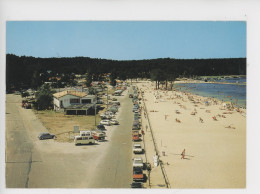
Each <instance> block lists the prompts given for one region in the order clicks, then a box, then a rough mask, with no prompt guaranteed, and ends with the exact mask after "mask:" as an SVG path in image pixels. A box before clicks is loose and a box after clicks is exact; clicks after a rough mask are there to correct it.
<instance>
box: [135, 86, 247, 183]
mask: <svg viewBox="0 0 260 194" xmlns="http://www.w3.org/2000/svg"><path fill="white" fill-rule="evenodd" d="M136 85H137V86H138V89H139V90H140V89H141V91H143V92H144V93H143V96H144V99H143V100H144V101H145V104H146V107H147V113H148V116H149V119H150V121H151V125H152V128H153V134H154V137H155V141H156V142H157V143H156V144H157V147H158V150H159V156H160V160H161V161H162V162H163V164H164V167H165V171H166V173H167V176H168V179H169V182H170V185H173V188H245V185H246V109H236V108H234V109H232V108H229V109H228V108H227V107H223V106H222V105H223V102H222V101H219V100H217V99H212V98H207V97H202V96H198V95H194V94H190V93H187V92H186V93H184V92H180V91H163V90H153V88H154V84H153V83H152V82H138V83H137V84H136ZM205 100H208V101H210V103H208V104H205V103H204V101H205ZM176 110H178V111H179V112H180V113H176V112H175V111H176ZM193 112H196V113H195V114H194V115H193V114H192V113H193ZM214 117H215V118H216V120H214V119H213V118H214ZM200 118H201V119H202V120H203V121H202V122H200ZM177 119H178V120H179V121H180V122H176V121H177ZM146 149H147V152H151V151H152V150H153V149H154V147H153V146H151V145H150V146H147V148H146ZM183 149H186V154H187V155H186V158H185V160H181V157H180V153H181V152H182V150H183ZM163 152H164V153H165V155H163ZM148 162H150V163H153V161H152V158H151V157H149V158H148ZM156 168H158V167H155V169H156ZM157 171H158V170H157ZM152 172H153V170H152ZM157 173H158V172H157ZM151 176H152V177H154V179H155V180H156V178H155V177H156V174H154V175H153V174H151Z"/></svg>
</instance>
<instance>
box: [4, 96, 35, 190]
mask: <svg viewBox="0 0 260 194" xmlns="http://www.w3.org/2000/svg"><path fill="white" fill-rule="evenodd" d="M18 100H19V98H17V96H13V95H9V97H8V98H7V101H6V129H7V130H6V140H7V141H6V186H7V187H12V188H26V187H28V181H29V176H28V174H29V173H30V169H31V163H32V149H33V144H32V140H31V139H30V136H29V134H28V131H27V130H26V127H25V126H24V122H23V118H22V117H21V115H20V112H19V110H18V104H19V102H18Z"/></svg>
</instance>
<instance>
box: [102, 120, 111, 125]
mask: <svg viewBox="0 0 260 194" xmlns="http://www.w3.org/2000/svg"><path fill="white" fill-rule="evenodd" d="M100 125H111V123H110V120H102V121H100Z"/></svg>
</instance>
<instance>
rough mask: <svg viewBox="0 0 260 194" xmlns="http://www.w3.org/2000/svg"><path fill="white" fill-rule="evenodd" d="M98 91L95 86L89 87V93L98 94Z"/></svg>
mask: <svg viewBox="0 0 260 194" xmlns="http://www.w3.org/2000/svg"><path fill="white" fill-rule="evenodd" d="M96 93H97V90H96V89H95V88H93V87H89V88H88V94H90V95H96Z"/></svg>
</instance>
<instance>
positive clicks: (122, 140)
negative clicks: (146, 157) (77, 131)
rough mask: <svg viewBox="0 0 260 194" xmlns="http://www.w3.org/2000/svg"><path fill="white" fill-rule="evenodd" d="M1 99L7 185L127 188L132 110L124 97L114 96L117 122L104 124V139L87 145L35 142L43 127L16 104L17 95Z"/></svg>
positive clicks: (129, 173)
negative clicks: (118, 104)
mask: <svg viewBox="0 0 260 194" xmlns="http://www.w3.org/2000/svg"><path fill="white" fill-rule="evenodd" d="M6 99H7V101H6V186H7V188H129V185H130V183H131V180H132V162H131V156H132V155H131V151H132V142H131V124H132V120H133V113H132V112H131V109H132V103H131V101H130V99H129V98H128V97H127V96H124V97H120V101H121V104H122V106H123V108H120V109H121V110H120V111H121V112H120V114H121V116H120V118H119V121H120V125H119V126H113V127H108V131H109V134H110V135H109V137H108V140H109V141H107V142H99V143H97V144H96V145H93V146H88V145H87V146H74V145H73V144H72V143H57V142H55V140H46V141H39V140H38V139H37V134H38V133H39V132H41V131H46V129H45V128H44V126H42V124H41V123H40V122H39V121H38V119H37V118H36V117H35V115H34V114H33V113H32V111H31V110H26V109H22V108H21V107H20V103H19V99H20V98H19V97H18V96H14V95H7V98H6ZM126 118H127V119H126ZM112 130H113V131H112Z"/></svg>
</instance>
